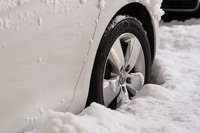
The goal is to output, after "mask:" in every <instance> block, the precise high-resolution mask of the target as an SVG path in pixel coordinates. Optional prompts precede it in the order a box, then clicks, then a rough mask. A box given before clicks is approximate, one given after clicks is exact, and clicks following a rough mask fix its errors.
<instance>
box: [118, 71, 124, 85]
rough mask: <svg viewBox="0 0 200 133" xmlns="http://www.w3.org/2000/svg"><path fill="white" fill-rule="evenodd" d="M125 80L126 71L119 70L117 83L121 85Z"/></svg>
mask: <svg viewBox="0 0 200 133" xmlns="http://www.w3.org/2000/svg"><path fill="white" fill-rule="evenodd" d="M125 81H126V73H125V72H121V74H120V78H119V84H120V85H123V84H124V83H125Z"/></svg>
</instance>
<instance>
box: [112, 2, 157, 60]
mask: <svg viewBox="0 0 200 133" xmlns="http://www.w3.org/2000/svg"><path fill="white" fill-rule="evenodd" d="M116 15H129V16H133V17H135V18H137V19H138V20H139V21H140V22H141V23H142V25H143V27H144V29H145V30H146V32H147V37H148V39H149V43H150V49H151V58H152V63H153V59H154V57H155V38H154V30H153V25H152V21H151V17H150V15H149V12H148V11H147V9H146V7H145V6H144V5H142V4H140V3H130V4H128V5H126V6H124V7H123V8H121V9H120V10H119V11H118V12H117V13H116Z"/></svg>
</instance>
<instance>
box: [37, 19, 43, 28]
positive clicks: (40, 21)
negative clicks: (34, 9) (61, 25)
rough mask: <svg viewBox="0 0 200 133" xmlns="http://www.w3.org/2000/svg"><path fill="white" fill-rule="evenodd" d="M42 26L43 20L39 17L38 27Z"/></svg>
mask: <svg viewBox="0 0 200 133" xmlns="http://www.w3.org/2000/svg"><path fill="white" fill-rule="evenodd" d="M42 24H43V19H42V17H39V18H38V26H42Z"/></svg>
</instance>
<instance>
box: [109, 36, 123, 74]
mask: <svg viewBox="0 0 200 133" xmlns="http://www.w3.org/2000/svg"><path fill="white" fill-rule="evenodd" d="M108 60H109V61H110V63H111V65H112V66H113V68H114V71H115V72H116V73H118V74H119V73H120V70H121V68H122V67H123V66H124V64H125V60H124V54H123V51H122V47H121V43H120V40H119V39H117V40H116V41H115V43H114V44H113V46H112V48H111V50H110V53H109V55H108Z"/></svg>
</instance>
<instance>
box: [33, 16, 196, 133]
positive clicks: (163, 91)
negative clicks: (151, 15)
mask: <svg viewBox="0 0 200 133" xmlns="http://www.w3.org/2000/svg"><path fill="white" fill-rule="evenodd" d="M160 25H161V26H160V38H161V44H160V46H159V49H158V51H157V58H156V60H155V63H154V65H153V68H152V82H153V83H155V84H148V85H145V86H144V87H143V89H142V91H140V92H139V93H138V94H137V96H136V97H134V99H133V100H132V101H131V102H130V103H128V104H127V105H124V106H123V107H121V108H119V109H118V110H117V111H115V110H110V109H107V108H105V107H104V106H101V105H99V104H96V103H93V104H92V105H91V106H90V107H88V108H86V109H85V110H84V111H83V112H82V113H80V114H79V115H74V114H71V113H59V112H53V111H49V112H46V113H45V114H44V116H43V120H42V122H41V123H40V124H39V127H38V128H37V129H36V130H35V131H34V133H199V131H200V102H199V101H200V61H199V60H200V20H194V19H193V20H189V21H187V22H184V23H183V22H175V21H174V22H171V23H164V22H161V23H160Z"/></svg>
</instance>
